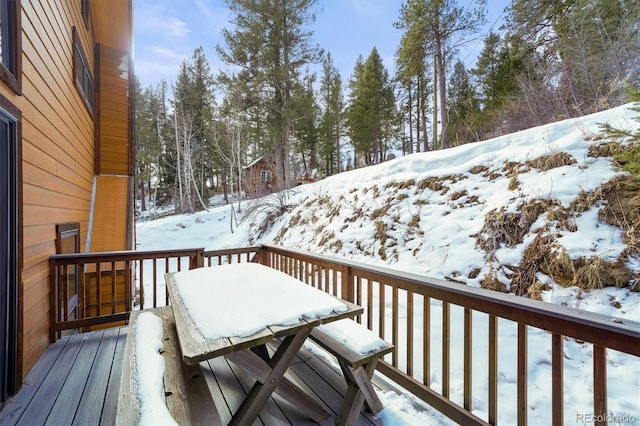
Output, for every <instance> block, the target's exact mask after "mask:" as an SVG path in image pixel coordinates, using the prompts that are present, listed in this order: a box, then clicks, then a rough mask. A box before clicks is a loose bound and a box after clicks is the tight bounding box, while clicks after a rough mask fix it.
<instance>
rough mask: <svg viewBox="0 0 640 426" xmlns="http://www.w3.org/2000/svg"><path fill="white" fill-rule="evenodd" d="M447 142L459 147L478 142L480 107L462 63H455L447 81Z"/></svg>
mask: <svg viewBox="0 0 640 426" xmlns="http://www.w3.org/2000/svg"><path fill="white" fill-rule="evenodd" d="M448 91H449V93H448V97H449V128H448V132H449V140H450V141H451V144H452V145H461V144H464V143H467V142H472V141H477V140H479V135H478V130H479V129H478V117H479V113H480V106H479V100H478V95H477V93H476V90H475V88H474V87H473V85H472V84H471V79H470V78H469V74H468V73H467V70H466V69H465V67H464V63H462V61H458V62H456V64H455V65H454V67H453V73H452V74H451V78H450V80H449V87H448Z"/></svg>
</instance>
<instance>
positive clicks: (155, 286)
mask: <svg viewBox="0 0 640 426" xmlns="http://www.w3.org/2000/svg"><path fill="white" fill-rule="evenodd" d="M156 306H158V262H157V259H156V258H155V257H154V258H153V306H152V308H155V307H156Z"/></svg>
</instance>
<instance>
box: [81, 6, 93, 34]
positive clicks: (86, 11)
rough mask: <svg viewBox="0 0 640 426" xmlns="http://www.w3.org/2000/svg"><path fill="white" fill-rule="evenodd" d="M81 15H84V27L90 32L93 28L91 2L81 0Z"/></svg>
mask: <svg viewBox="0 0 640 426" xmlns="http://www.w3.org/2000/svg"><path fill="white" fill-rule="evenodd" d="M80 13H81V14H82V20H83V21H84V27H85V28H86V29H87V30H89V29H90V28H91V25H90V24H91V9H90V7H89V0H80Z"/></svg>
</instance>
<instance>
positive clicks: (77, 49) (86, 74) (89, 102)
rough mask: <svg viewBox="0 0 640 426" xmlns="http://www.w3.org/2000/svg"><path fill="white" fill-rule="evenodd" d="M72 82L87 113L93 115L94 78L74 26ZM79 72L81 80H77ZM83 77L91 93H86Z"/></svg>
mask: <svg viewBox="0 0 640 426" xmlns="http://www.w3.org/2000/svg"><path fill="white" fill-rule="evenodd" d="M72 49H73V82H74V84H75V86H76V89H78V93H79V94H80V98H82V101H83V102H84V105H85V106H86V107H87V110H88V111H89V114H90V115H91V116H92V117H93V109H94V105H93V103H94V102H93V97H94V94H95V82H94V81H95V79H94V76H93V74H92V72H91V68H90V67H89V61H88V60H87V55H85V53H84V49H82V43H80V38H79V37H78V30H76V27H73V46H72ZM78 64H80V65H81V67H82V69H79V68H78ZM80 73H82V81H78V78H79V77H80ZM85 78H86V81H87V82H88V83H90V84H91V87H90V89H91V93H86V90H85V87H84V83H85Z"/></svg>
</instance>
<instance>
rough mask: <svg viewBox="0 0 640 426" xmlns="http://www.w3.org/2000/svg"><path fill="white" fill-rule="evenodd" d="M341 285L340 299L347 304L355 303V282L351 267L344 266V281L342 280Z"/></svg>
mask: <svg viewBox="0 0 640 426" xmlns="http://www.w3.org/2000/svg"><path fill="white" fill-rule="evenodd" d="M340 284H341V285H340V287H341V289H340V298H341V299H342V300H346V301H347V302H351V303H355V301H356V292H355V284H354V280H353V272H352V271H351V267H350V266H347V265H343V266H342V279H341V280H340Z"/></svg>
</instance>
